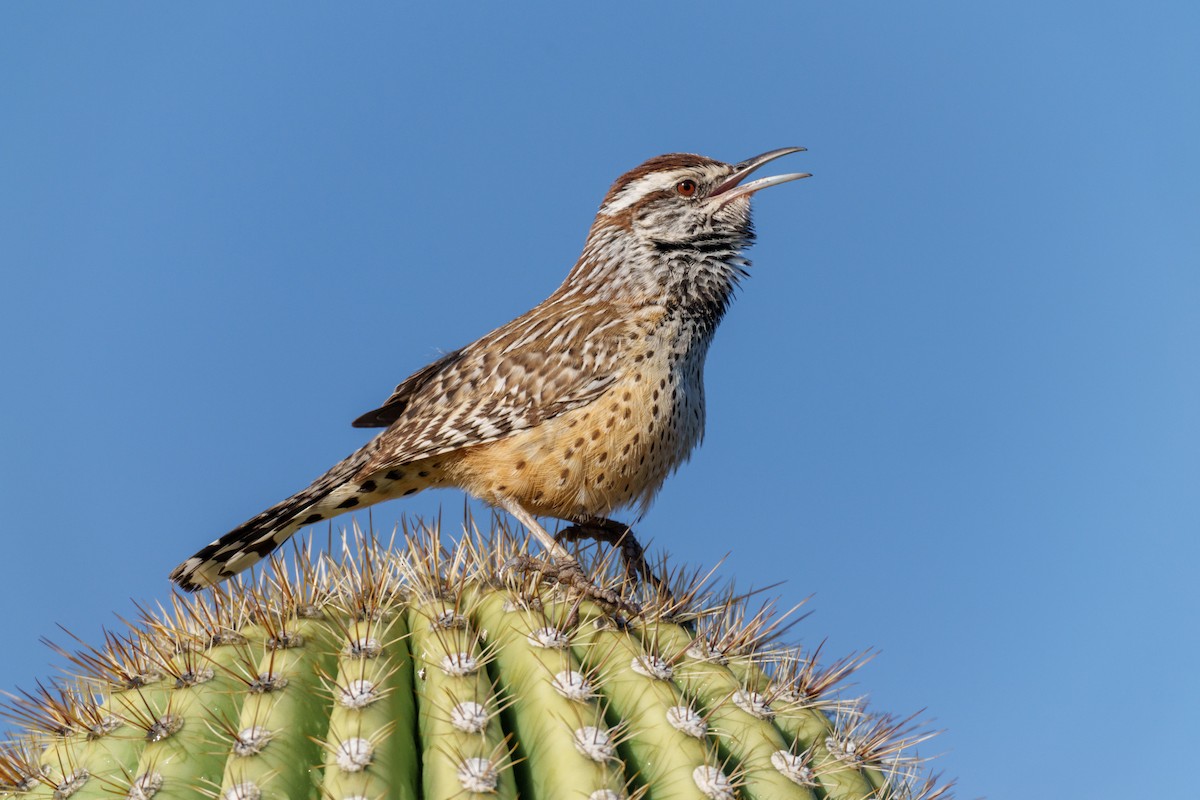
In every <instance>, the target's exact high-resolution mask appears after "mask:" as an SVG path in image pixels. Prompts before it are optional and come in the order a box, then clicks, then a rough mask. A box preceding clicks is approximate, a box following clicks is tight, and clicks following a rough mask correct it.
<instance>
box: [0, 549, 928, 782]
mask: <svg viewBox="0 0 1200 800" xmlns="http://www.w3.org/2000/svg"><path fill="white" fill-rule="evenodd" d="M405 538H406V541H405V542H404V543H403V544H402V546H395V547H392V546H383V545H380V544H379V543H377V542H376V541H374V540H372V539H369V538H366V537H363V536H352V537H350V542H349V543H348V545H344V546H343V547H342V548H341V555H339V556H336V557H330V556H328V555H322V556H313V555H311V553H310V552H308V551H300V552H297V553H296V555H295V557H294V558H292V559H291V561H290V563H286V564H285V563H283V562H281V561H276V563H275V564H274V565H273V568H272V569H270V570H267V571H266V572H265V573H264V574H263V575H262V576H261V577H260V579H259V580H257V581H246V582H240V583H233V584H231V585H228V586H226V587H225V588H223V589H221V590H219V591H212V592H208V593H204V594H201V595H197V596H189V597H182V596H178V595H176V596H173V597H172V598H171V600H170V602H169V603H168V604H166V605H162V606H159V607H158V608H157V609H155V610H153V611H151V610H143V611H142V614H141V619H140V620H138V621H137V622H136V623H134V624H132V625H130V627H129V629H128V630H127V631H124V632H121V633H110V634H108V635H107V637H106V641H105V643H104V644H103V645H100V646H97V647H82V648H81V649H78V650H74V651H67V650H61V652H63V653H64V654H65V655H66V656H67V657H68V658H69V659H70V661H71V662H72V663H73V664H74V666H75V667H77V668H78V669H77V672H78V675H76V676H75V677H73V678H72V679H71V680H69V681H56V682H53V683H50V684H48V685H39V686H38V688H37V690H36V691H30V692H22V693H20V694H19V695H10V700H9V702H8V703H7V704H5V705H6V710H7V713H8V716H9V717H10V719H12V720H15V721H16V722H17V723H18V727H23V728H24V730H23V731H19V732H17V733H15V734H14V735H13V736H12V738H10V739H9V741H8V742H7V743H6V744H5V745H4V746H3V749H2V753H0V795H3V796H11V795H17V796H20V797H22V798H30V800H32V798H51V797H53V798H68V797H70V798H75V799H76V800H83V798H112V797H127V798H132V799H133V800H145V799H148V798H152V797H153V798H155V800H173V799H175V798H178V799H180V800H182V799H183V798H219V799H220V800H259V799H260V798H262V799H263V800H266V799H267V798H290V799H292V800H295V799H296V798H330V800H375V798H402V799H404V800H409V799H411V800H416V799H417V798H427V799H432V798H464V799H465V800H470V798H491V797H496V798H518V797H520V798H528V799H530V800H542V799H545V800H570V799H571V798H579V799H580V800H620V798H640V797H645V798H650V799H651V800H668V799H671V798H696V799H697V800H702V799H703V798H710V799H711V800H725V799H726V798H729V799H732V798H745V800H776V799H777V798H831V800H842V799H843V798H844V799H845V800H862V799H863V798H868V797H873V798H934V797H938V796H942V795H944V794H945V793H946V790H945V788H943V787H939V786H938V785H937V783H936V781H935V780H934V779H933V778H931V777H928V776H926V775H925V770H924V767H923V765H922V763H921V761H920V759H919V758H917V757H916V756H915V755H914V754H913V750H914V747H915V745H916V744H917V743H919V742H920V741H923V740H924V739H925V738H927V735H926V734H922V733H918V732H916V730H915V729H914V728H913V727H912V726H911V725H910V724H909V721H908V720H905V721H904V722H897V721H895V720H894V719H892V718H891V717H888V716H877V715H872V714H870V713H868V712H867V711H866V709H865V708H864V706H863V704H862V703H861V702H859V701H855V700H846V699H842V698H840V697H839V695H838V693H837V688H838V684H839V682H840V681H841V680H842V679H843V678H845V677H846V676H847V675H849V674H850V673H851V672H853V671H854V670H855V669H856V668H857V667H858V666H859V665H860V664H861V663H862V662H863V660H864V659H863V658H859V657H850V658H845V659H841V660H838V661H835V662H833V663H832V664H829V665H827V666H824V667H822V666H819V665H818V663H817V658H816V654H815V653H802V652H801V651H799V650H798V649H796V648H791V647H786V646H782V645H780V644H778V642H777V640H778V638H779V634H780V633H781V632H782V631H783V630H784V629H785V626H784V625H783V624H782V622H783V619H782V617H781V616H780V615H776V614H775V613H774V610H773V609H772V608H771V606H770V605H769V604H768V605H766V606H763V607H760V608H755V607H752V606H751V605H750V603H749V600H748V599H747V598H745V597H736V596H734V595H733V593H732V592H731V591H728V590H725V591H721V590H717V589H712V588H706V587H705V585H704V584H705V582H704V581H702V580H700V579H698V578H697V576H696V575H684V574H681V573H676V574H675V575H673V576H672V580H671V584H672V590H671V592H670V593H669V594H670V596H668V595H667V594H666V593H662V592H659V590H658V589H657V588H654V587H640V588H638V589H636V590H634V589H633V587H624V588H625V589H627V590H628V591H630V592H635V591H636V593H637V599H638V600H639V601H640V602H641V603H642V605H643V607H644V614H643V615H642V616H639V617H634V618H629V619H623V618H620V617H614V616H612V615H610V614H609V613H607V612H606V611H605V610H604V609H601V608H598V607H596V606H594V605H592V604H590V603H575V602H572V600H571V599H570V598H568V597H565V596H563V595H562V594H561V593H560V591H559V590H558V589H556V588H552V587H548V586H545V585H542V584H539V583H538V581H537V579H536V576H521V575H513V574H509V573H510V572H511V570H506V569H505V565H506V564H508V563H509V562H510V560H511V559H512V557H513V556H514V555H515V554H516V553H519V552H523V551H524V547H525V545H524V543H523V542H521V541H518V540H516V539H515V538H514V537H512V536H510V535H509V534H508V533H507V532H506V531H505V530H503V529H495V530H493V531H491V532H490V533H488V534H480V533H479V532H478V531H475V530H470V531H468V532H466V533H465V534H463V535H462V536H461V537H460V538H459V540H458V542H457V543H455V544H454V545H453V546H444V545H443V542H442V540H441V538H440V537H439V535H438V533H437V531H436V530H431V529H427V528H422V529H419V530H417V531H415V532H413V533H412V534H410V535H407V536H406V537H405ZM588 555H593V557H592V558H591V559H590V562H589V563H588V567H589V569H590V570H591V571H592V573H593V574H594V575H595V576H596V578H597V580H600V581H605V582H608V583H610V584H616V583H619V579H618V578H616V577H615V571H614V570H613V569H612V568H611V567H610V565H608V564H607V563H605V562H600V561H599V559H598V557H596V556H594V554H593V551H591V550H588V551H587V552H585V553H584V556H585V557H586V556H588ZM662 568H663V567H662V565H660V569H662ZM784 616H786V615H784Z"/></svg>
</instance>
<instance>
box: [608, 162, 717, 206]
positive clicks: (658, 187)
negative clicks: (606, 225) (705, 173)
mask: <svg viewBox="0 0 1200 800" xmlns="http://www.w3.org/2000/svg"><path fill="white" fill-rule="evenodd" d="M694 174H695V170H690V169H676V170H671V171H670V172H652V173H650V174H649V175H644V176H642V177H640V178H638V179H637V180H636V181H634V182H632V183H630V184H629V185H628V186H626V187H625V188H624V189H622V190H621V191H620V192H618V193H617V196H616V197H614V198H613V199H612V200H610V201H609V202H608V203H607V204H606V205H605V206H604V207H603V208H601V209H600V213H601V214H604V215H605V216H608V217H611V216H612V215H613V214H619V213H621V212H622V211H624V210H625V209H627V208H629V207H630V206H632V205H633V204H634V203H636V202H637V201H638V200H641V199H642V198H643V197H645V196H646V195H648V194H652V193H654V192H658V191H662V190H663V189H669V188H671V187H672V186H674V185H675V184H677V183H679V181H681V180H683V179H684V178H687V177H692V176H693V175H694Z"/></svg>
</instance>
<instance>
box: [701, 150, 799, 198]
mask: <svg viewBox="0 0 1200 800" xmlns="http://www.w3.org/2000/svg"><path fill="white" fill-rule="evenodd" d="M805 149H806V148H803V147H782V148H780V149H778V150H772V151H770V152H768V153H763V154H762V155H761V156H755V157H754V158H748V159H746V160H745V161H742V162H741V163H739V164H734V166H733V174H732V175H730V176H729V177H728V178H726V179H725V180H724V181H723V182H722V183H721V184H720V185H719V186H717V187H716V188H715V189H713V190H712V191H711V192H709V195H708V196H709V197H710V198H712V197H720V199H721V205H724V204H725V203H728V202H729V201H730V200H734V199H736V198H738V197H744V196H746V195H749V194H754V193H755V192H757V191H758V190H759V189H765V188H767V187H768V186H775V185H777V184H780V183H787V182H788V181H796V180H800V179H801V178H811V177H812V175H811V174H810V173H808V172H793V173H790V174H788V175H772V176H771V177H769V178H759V179H758V180H753V181H750V182H749V183H745V184H742V185H741V186H739V185H738V184H741V183H742V180H743V179H745V178H746V177H747V176H749V175H750V173H752V172H754V171H755V170H756V169H758V168H759V167H761V166H762V165H763V164H766V163H768V162H771V161H774V160H775V159H777V158H781V157H782V156H786V155H788V154H790V153H802V152H804V150H805Z"/></svg>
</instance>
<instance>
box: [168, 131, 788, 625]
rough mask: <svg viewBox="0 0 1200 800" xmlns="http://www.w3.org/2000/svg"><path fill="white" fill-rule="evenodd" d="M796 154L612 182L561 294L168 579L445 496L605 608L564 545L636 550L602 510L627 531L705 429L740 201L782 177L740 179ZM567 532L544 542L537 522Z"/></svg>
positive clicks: (365, 423) (750, 230) (743, 271)
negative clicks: (536, 547) (308, 531)
mask: <svg viewBox="0 0 1200 800" xmlns="http://www.w3.org/2000/svg"><path fill="white" fill-rule="evenodd" d="M804 149H805V148H803V147H785V148H780V149H777V150H771V151H769V152H766V153H763V154H761V155H758V156H755V157H753V158H749V159H746V160H744V161H740V162H737V163H725V162H722V161H718V160H715V159H712V158H707V157H705V156H701V155H696V154H693V153H668V154H666V155H661V156H656V157H654V158H651V159H649V160H648V161H646V162H644V163H643V164H641V165H639V166H637V167H635V168H633V169H632V170H629V171H628V172H626V173H624V174H623V175H621V176H620V177H619V178H618V179H617V180H616V182H615V183H613V184H612V186H611V188H610V189H609V190H608V193H607V194H606V195H605V197H604V199H603V201H602V202H601V204H600V208H599V211H598V212H597V214H596V217H595V220H594V221H593V223H592V226H591V228H590V230H589V232H588V235H587V239H586V241H585V243H584V247H583V251H582V253H581V255H580V256H579V259H578V260H577V261H576V262H575V265H574V267H573V268H572V269H571V270H570V272H569V273H568V274H567V277H566V279H565V280H564V281H563V282H562V284H561V285H560V286H559V287H558V288H557V289H556V290H555V291H554V292H553V293H552V294H551V295H550V296H549V297H547V298H546V299H545V300H544V301H543V302H541V303H540V304H538V305H537V306H536V307H534V308H533V309H532V310H530V311H528V312H527V313H525V314H523V315H521V316H519V317H517V318H516V319H514V320H512V321H511V322H509V323H507V324H505V325H502V326H501V327H499V328H497V329H495V330H493V331H492V332H490V333H488V334H486V335H484V336H483V337H481V338H480V339H478V340H477V341H475V342H473V343H472V344H468V345H467V346H465V347H462V348H460V349H457V350H454V351H452V352H448V353H446V354H444V355H442V356H441V357H440V358H438V359H437V360H436V361H434V362H433V363H431V364H429V365H427V366H425V367H423V368H422V369H419V370H417V371H416V372H414V373H413V374H412V375H410V376H409V377H407V378H405V379H404V380H403V381H402V382H401V383H400V384H399V385H398V386H396V388H395V390H394V391H393V392H392V394H391V396H390V397H388V398H387V400H386V401H385V402H384V403H383V404H382V405H380V406H379V407H378V408H376V409H374V410H372V411H369V412H367V413H365V414H363V415H362V416H360V417H359V418H358V419H356V420H354V422H353V425H354V426H355V427H358V428H382V429H383V430H382V432H381V433H380V434H379V435H378V436H376V437H375V438H373V439H371V440H370V441H369V442H367V444H366V445H364V446H363V447H361V448H360V449H358V450H357V451H355V452H354V453H352V454H350V455H349V456H347V457H346V458H345V459H343V460H341V461H339V462H338V463H337V464H335V465H334V466H333V467H332V468H330V469H329V470H328V471H327V472H326V473H325V474H323V475H321V476H320V477H318V478H317V479H316V480H314V481H313V482H312V484H311V485H310V486H308V487H307V488H305V489H302V490H300V491H299V492H297V493H296V494H294V495H292V496H291V497H289V498H287V499H286V500H283V501H282V502H280V503H277V504H276V505H273V506H271V507H270V508H268V509H267V510H265V511H263V512H262V513H260V514H258V515H257V516H255V517H252V518H251V519H249V520H247V521H246V522H244V523H243V524H241V525H239V526H238V527H236V528H234V529H233V530H232V531H230V532H229V533H227V534H225V535H224V536H222V537H220V538H219V539H217V540H216V541H214V542H212V543H210V544H208V545H207V546H205V547H203V548H202V549H200V550H199V551H198V552H197V553H196V554H195V555H193V556H192V557H190V558H188V559H187V560H185V561H184V562H183V563H181V564H179V565H178V566H177V567H176V568H175V569H174V570H173V571H172V572H171V574H170V578H171V580H172V581H174V582H175V583H176V584H177V585H178V586H179V587H180V588H182V589H184V590H186V591H196V590H199V589H201V588H204V587H207V586H213V585H216V584H218V583H220V582H221V581H223V580H225V579H226V578H228V577H230V576H232V575H235V574H237V573H239V572H241V571H242V570H245V569H247V568H248V567H250V566H251V565H253V564H255V563H256V562H258V561H260V560H261V559H263V558H265V557H267V556H268V555H269V554H270V553H271V552H272V551H274V550H276V549H277V548H278V547H280V546H281V545H282V544H283V543H284V542H285V541H287V539H288V538H289V537H290V536H292V534H294V533H295V532H296V531H298V530H300V529H301V528H303V527H305V526H308V525H312V524H315V523H318V522H322V521H325V520H329V519H331V518H332V517H335V516H337V515H339V514H343V513H346V512H348V511H351V510H352V509H361V508H364V507H366V506H370V505H373V504H375V503H379V502H381V501H384V500H388V499H392V498H397V497H407V496H409V495H413V494H415V493H417V492H419V491H421V490H423V489H428V488H434V487H457V488H459V489H462V490H464V491H465V492H466V493H468V494H470V495H472V496H474V497H476V498H479V499H480V500H483V501H484V502H486V503H488V504H491V505H492V506H494V507H496V508H499V509H503V510H504V511H507V512H508V513H509V514H511V515H512V516H513V517H514V518H516V519H517V520H518V521H519V522H520V523H521V524H522V525H524V526H525V528H526V529H527V530H528V531H529V532H530V534H531V535H532V536H533V537H534V538H535V539H536V540H537V541H538V542H539V543H540V545H541V547H542V548H543V550H544V551H545V552H546V554H547V555H548V557H549V558H548V561H547V562H546V566H545V567H544V569H543V572H544V573H545V574H549V575H550V576H551V577H552V578H556V579H558V580H559V581H560V582H563V583H568V584H571V585H575V586H578V587H580V588H581V589H582V590H583V591H584V593H585V594H592V595H593V596H596V597H597V598H598V599H600V600H602V601H607V602H610V603H619V602H620V601H619V600H618V599H617V598H615V597H614V596H613V594H612V592H611V591H604V590H599V589H596V588H595V587H594V586H591V585H590V583H589V582H588V581H587V580H586V579H584V578H582V573H581V571H580V570H579V569H578V565H577V564H576V563H575V561H574V559H573V557H572V556H571V555H570V554H569V553H568V551H567V550H566V548H565V547H563V545H562V541H563V540H564V536H565V537H566V538H571V537H572V536H590V537H592V538H597V539H605V540H607V541H609V542H611V543H615V544H619V545H621V547H622V554H623V555H624V556H625V558H626V560H627V568H629V564H628V562H629V561H630V560H633V561H639V562H640V563H638V564H637V565H636V566H637V569H638V570H639V571H644V570H645V564H644V561H641V548H640V545H638V544H637V542H636V539H634V538H633V535H632V532H631V531H630V529H629V527H628V526H626V525H624V524H621V523H618V522H615V521H613V520H611V519H610V518H609V517H610V515H612V514H614V513H615V512H617V511H620V510H623V509H624V510H630V511H632V512H633V513H634V514H635V516H636V517H637V518H638V519H640V518H641V516H642V515H643V514H644V513H645V512H646V510H647V509H648V507H649V506H650V504H651V502H652V501H653V499H654V497H655V495H656V494H657V493H658V491H659V489H660V488H661V487H662V485H663V482H664V481H665V480H666V478H667V477H668V476H669V475H670V474H671V473H672V472H673V471H675V470H676V469H677V468H678V467H679V466H680V465H681V464H682V463H683V462H684V461H686V460H687V459H688V458H689V457H690V455H691V454H692V451H693V450H694V449H695V448H696V446H697V445H698V444H699V443H700V441H701V439H702V437H703V435H704V424H705V408H704V362H705V358H706V355H707V352H708V349H709V344H710V343H711V341H712V339H713V334H714V332H715V331H716V328H717V326H718V325H719V323H720V322H721V320H722V319H723V318H724V316H725V314H726V311H727V309H728V308H729V305H730V302H731V301H732V299H733V297H734V294H735V292H736V290H737V288H738V285H739V283H740V282H741V281H742V280H743V279H744V278H746V277H747V275H748V274H749V273H748V271H747V270H748V268H749V267H750V262H749V261H748V260H747V259H746V258H745V256H744V255H743V252H744V251H745V250H746V249H747V248H749V247H750V245H751V244H753V242H754V239H755V232H754V226H753V223H752V220H751V209H750V204H751V203H750V201H751V198H752V196H753V195H754V194H755V193H757V192H758V191H760V190H762V189H765V188H767V187H769V186H775V185H778V184H782V183H786V182H788V181H794V180H797V179H800V178H807V177H810V175H809V173H790V174H783V175H776V176H772V177H767V178H759V179H756V180H753V181H749V182H743V181H745V180H746V178H747V177H748V176H749V175H751V173H753V172H755V171H756V170H758V169H759V168H760V167H762V166H764V165H765V164H767V163H769V162H772V161H774V160H775V159H777V158H781V157H783V156H786V155H789V154H792V153H797V152H801V151H803V150H804ZM538 517H547V518H552V519H557V520H561V521H564V522H568V523H571V527H570V528H568V529H567V530H566V531H563V532H560V534H559V536H558V538H556V537H554V536H551V535H550V534H549V533H548V532H547V530H546V529H545V528H544V527H543V526H542V525H541V524H540V523H539V522H538V519H537V518H538Z"/></svg>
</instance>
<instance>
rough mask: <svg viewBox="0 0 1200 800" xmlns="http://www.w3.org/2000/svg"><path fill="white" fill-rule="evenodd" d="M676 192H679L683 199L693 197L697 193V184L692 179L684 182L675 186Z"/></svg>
mask: <svg viewBox="0 0 1200 800" xmlns="http://www.w3.org/2000/svg"><path fill="white" fill-rule="evenodd" d="M675 191H677V192H679V194H680V195H681V196H682V197H691V196H692V195H694V194H695V193H696V182H695V181H694V180H692V179H691V178H688V179H687V180H682V181H680V182H679V183H677V184H675Z"/></svg>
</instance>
